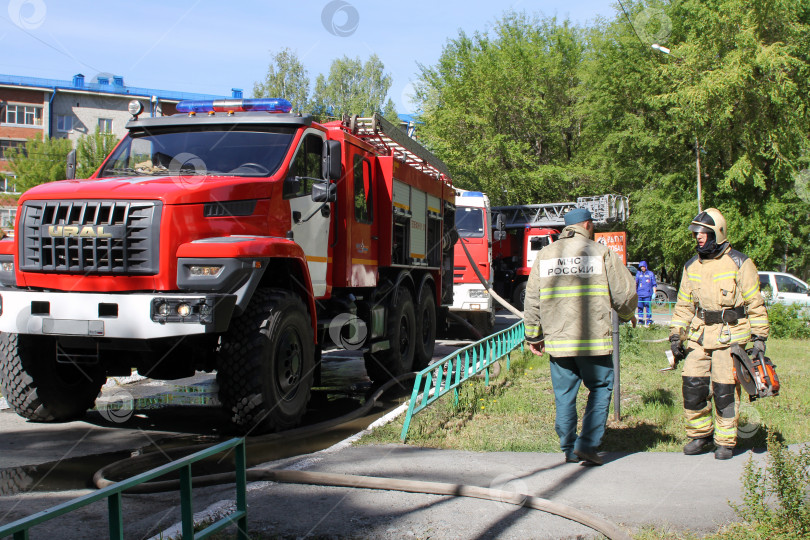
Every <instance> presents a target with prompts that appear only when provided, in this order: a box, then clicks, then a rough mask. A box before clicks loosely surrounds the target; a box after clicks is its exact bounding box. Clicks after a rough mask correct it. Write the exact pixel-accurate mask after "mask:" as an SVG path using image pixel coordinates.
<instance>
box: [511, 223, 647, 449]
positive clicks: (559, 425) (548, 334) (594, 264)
mask: <svg viewBox="0 0 810 540" xmlns="http://www.w3.org/2000/svg"><path fill="white" fill-rule="evenodd" d="M565 224H566V227H565V228H564V229H563V230H562V232H561V233H560V236H559V238H558V240H557V241H556V242H554V243H552V244H551V245H549V246H546V247H545V248H543V249H542V250H541V251H540V253H539V254H538V255H537V259H536V260H535V262H534V265H533V266H532V271H531V274H530V275H529V282H528V285H527V287H526V303H525V308H526V310H525V312H524V324H525V328H526V330H525V332H526V341H527V342H528V343H529V348H530V349H531V351H532V352H533V353H534V354H537V355H542V354H543V351H544V350H545V351H548V354H549V356H550V357H551V358H550V361H549V368H550V370H551V385H552V387H553V388H554V401H555V405H556V422H555V429H556V431H557V435H558V436H559V437H560V449H561V450H562V451H563V452H564V453H565V460H566V461H567V462H574V463H575V462H577V461H579V460H580V459H581V460H585V461H586V462H589V463H591V464H595V465H601V464H602V458H601V456H600V455H599V454H598V453H597V451H596V449H597V447H598V446H599V445H600V444H601V442H602V436H603V435H604V433H605V422H606V421H607V415H608V409H609V408H610V395H611V393H612V391H613V359H612V356H611V353H612V352H613V341H612V338H611V331H612V328H611V315H610V314H611V308H613V309H615V310H616V311H617V312H618V314H619V318H620V319H622V320H624V321H630V320H632V321H633V324H634V326H635V311H636V300H637V298H638V297H637V296H636V284H635V282H634V281H633V276H632V275H631V274H630V271H629V270H628V269H627V268H626V267H625V266H624V264H623V263H622V260H621V258H619V256H618V255H616V253H614V252H613V251H612V250H610V249H608V248H607V247H605V246H603V245H602V244H599V243H597V242H594V241H593V240H592V238H593V221H592V220H591V213H590V212H589V211H588V210H587V209H585V208H576V209H574V210H570V211H569V212H568V213H566V214H565ZM581 383H584V384H585V387H586V388H587V389H588V404H587V405H586V407H585V414H584V416H583V417H582V430H581V432H580V434H579V436H577V408H576V399H577V393H578V391H579V387H580V384H581Z"/></svg>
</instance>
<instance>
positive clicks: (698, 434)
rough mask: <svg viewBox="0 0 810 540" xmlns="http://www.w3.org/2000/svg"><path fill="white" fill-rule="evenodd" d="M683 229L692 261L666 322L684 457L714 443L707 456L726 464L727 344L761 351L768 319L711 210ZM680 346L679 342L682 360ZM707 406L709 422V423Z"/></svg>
mask: <svg viewBox="0 0 810 540" xmlns="http://www.w3.org/2000/svg"><path fill="white" fill-rule="evenodd" d="M689 230H690V231H692V233H693V234H694V236H695V240H696V242H697V255H696V256H695V257H693V258H692V259H691V260H690V261H689V262H687V263H686V265H685V266H684V271H683V278H682V279H681V286H680V290H679V291H678V302H677V304H676V305H675V311H674V313H673V315H672V323H671V329H670V336H669V339H670V345H671V349H672V353H673V355H674V356H675V359H676V361H677V360H680V359H682V358H683V357H684V356H686V360H685V362H684V366H683V373H682V378H683V408H684V412H685V416H686V435H687V436H688V437H689V438H690V439H691V440H690V442H689V443H688V444H687V445H686V446H684V448H683V451H684V454H688V455H692V454H699V453H702V452H703V451H705V450H707V449H708V447H709V446H710V445H711V443H712V439H713V440H714V444H715V452H714V457H715V458H716V459H729V458H731V456H732V449H733V448H734V445H735V444H736V443H737V421H738V419H739V414H740V385H739V384H738V383H737V382H736V380H735V378H734V363H733V359H732V357H731V345H732V344H734V343H738V344H741V345H743V344H745V343H747V342H749V341H751V342H752V345H753V346H754V348H755V349H759V350H761V351H762V352H763V353H764V352H765V340H766V339H767V338H768V329H769V326H768V313H767V311H766V309H765V302H764V300H763V299H762V295H761V294H760V292H759V277H758V274H757V269H756V266H754V263H753V261H752V260H751V259H749V258H748V257H746V256H745V255H743V254H742V253H740V252H739V251H736V250H734V249H731V246H730V245H729V244H728V241H727V240H726V220H725V218H723V215H722V214H721V213H720V212H719V211H718V210H716V209H715V208H709V209H708V210H706V211H705V212H701V213H699V214H698V215H697V216H695V219H694V220H692V223H691V225H690V226H689ZM682 342H686V343H687V347H686V352H685V353H684V350H683V346H682ZM712 401H714V409H715V414H714V421H712Z"/></svg>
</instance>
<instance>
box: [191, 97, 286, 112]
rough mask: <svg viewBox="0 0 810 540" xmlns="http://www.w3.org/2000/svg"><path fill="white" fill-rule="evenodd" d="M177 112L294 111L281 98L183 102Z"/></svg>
mask: <svg viewBox="0 0 810 540" xmlns="http://www.w3.org/2000/svg"><path fill="white" fill-rule="evenodd" d="M175 108H176V109H177V112H181V113H191V112H194V113H198V112H211V111H217V112H237V111H266V112H274V113H288V112H290V111H291V110H292V103H290V102H289V101H287V100H286V99H280V98H259V99H216V100H210V101H209V100H196V101H181V102H180V103H178V104H177V107H175Z"/></svg>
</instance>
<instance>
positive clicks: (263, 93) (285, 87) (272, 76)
mask: <svg viewBox="0 0 810 540" xmlns="http://www.w3.org/2000/svg"><path fill="white" fill-rule="evenodd" d="M253 97H255V98H262V97H271V98H283V99H286V100H288V101H289V102H290V103H292V105H293V110H296V111H299V112H300V111H305V110H308V107H309V74H308V73H307V70H306V69H305V68H304V65H303V64H302V63H301V61H300V60H299V59H298V56H297V55H296V54H295V52H293V51H292V50H290V49H289V48H284V49H282V50H281V51H279V52H277V53H275V54H274V55H273V59H272V61H271V63H270V66H269V67H268V68H267V75H266V76H265V79H264V82H256V83H254V84H253Z"/></svg>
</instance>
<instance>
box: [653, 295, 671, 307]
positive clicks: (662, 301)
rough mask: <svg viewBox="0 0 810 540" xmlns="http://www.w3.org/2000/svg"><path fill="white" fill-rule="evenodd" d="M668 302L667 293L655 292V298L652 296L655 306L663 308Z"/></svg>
mask: <svg viewBox="0 0 810 540" xmlns="http://www.w3.org/2000/svg"><path fill="white" fill-rule="evenodd" d="M667 302H669V297H668V296H667V293H665V292H664V291H655V296H653V304H655V305H656V306H665V305H667Z"/></svg>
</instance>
